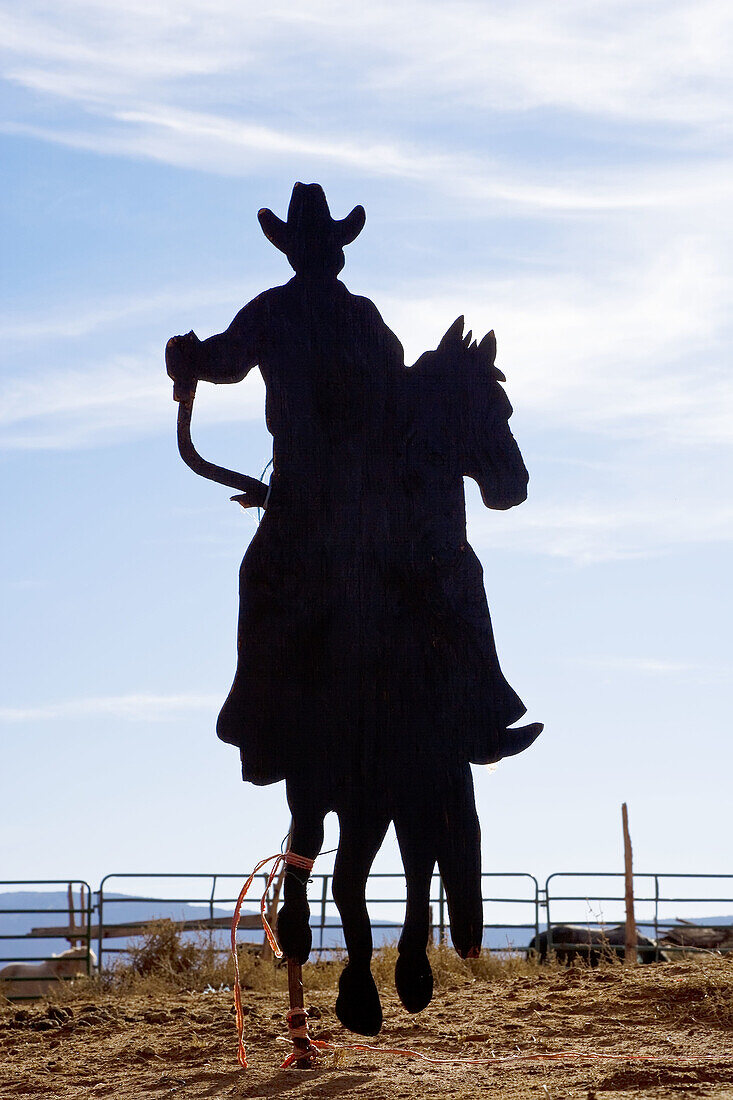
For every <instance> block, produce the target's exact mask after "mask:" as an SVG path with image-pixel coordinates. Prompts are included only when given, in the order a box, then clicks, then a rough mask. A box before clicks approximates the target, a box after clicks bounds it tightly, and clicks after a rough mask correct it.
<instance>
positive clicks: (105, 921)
mask: <svg viewBox="0 0 733 1100" xmlns="http://www.w3.org/2000/svg"><path fill="white" fill-rule="evenodd" d="M242 881H243V876H242V875H240V874H233V873H219V872H199V873H195V874H185V873H184V874H177V873H175V872H164V873H161V874H150V873H135V872H124V873H123V872H118V873H112V874H108V875H105V876H104V878H103V879H102V881H101V883H100V886H99V889H98V890H97V891H96V892H93V891H92V890H91V888H90V886H89V884H88V883H87V882H86V881H84V880H81V879H57V880H38V879H32V880H8V881H4V882H0V951H2V955H0V970H2V968H3V966H4V965H5V964H7V963H14V962H21V961H22V962H27V963H49V962H51V960H52V959H54V958H55V957H57V955H56V956H54V955H53V954H50V953H49V952H50V950H51V949H52V948H53V946H54V945H55V946H58V945H60V946H61V947H62V948H63V945H64V941H65V942H67V943H80V944H81V945H82V949H83V952H84V953H83V956H82V959H81V961H82V964H83V968H84V970H85V971H86V973H87V974H91V973H92V971H93V969H94V965H95V961H96V967H97V969H98V970H99V971H100V972H101V971H102V970H104V969H107V968H109V966H110V965H113V964H114V960H115V958H117V957H119V956H120V955H123V954H125V953H127V952H129V950H130V946H131V944H132V943H133V942H135V940H136V938H138V937H140V936H141V935H143V934H144V933H145V932H146V931H147V930H148V929H149V926H150V923H151V921H152V920H154V919H156V917H157V918H162V919H168V920H172V921H174V924H175V927H176V930H177V931H178V932H180V933H181V934H182V935H183V936H188V935H199V936H200V935H201V934H202V933H205V934H207V935H208V942H209V944H210V945H212V946H213V948H214V949H215V950H221V951H225V950H228V936H229V933H228V929H229V925H230V922H231V916H232V912H233V909H234V905H235V903H236V900H237V895H238V893H239V889H240V886H241V884H242ZM332 881H333V875H332V874H331V873H325V874H315V875H313V876H312V877H311V883H310V888H309V896H310V902H311V911H312V919H311V926H312V929H313V946H314V951H316V952H317V953H323V954H327V953H328V952H333V951H338V950H341V949H343V935H342V933H343V929H342V925H341V919H340V917H339V915H338V910H337V909H336V907H335V904H334V902H333V897H332V892H331V887H332ZM266 882H267V873H266V872H263V873H262V874H261V875H258V876H257V879H256V880H255V882H254V884H253V886H252V890H251V898H252V905H251V909H252V910H256V911H255V912H252V911H250V912H245V913H243V915H242V921H241V925H240V928H241V938H242V939H246V938H247V937H248V934H249V936H251V937H252V940H253V942H254V943H256V944H258V945H259V944H260V943H261V942H262V927H261V923H260V918H259V910H258V903H259V898H260V896H261V894H262V893H263V891H264V889H265V885H266ZM481 882H482V895H483V903H484V946H487V947H489V948H491V950H493V951H495V952H501V953H507V952H521V953H524V954H527V953H528V952H529V951H530V950H531V947H532V941H533V940H534V938H535V937H538V936H539V935H540V932H541V931H543V930H544V928H545V927H546V929H547V941H548V942H547V947H548V951H551V950H557V949H562V948H563V947H568V946H573V947H575V948H576V949H577V946H578V945H577V944H573V945H568V944H564V943H563V942H561V941H559V940H558V938H557V935H554V934H553V930H554V929H557V928H559V927H560V926H561V925H566V924H574V925H580V926H582V927H583V928H587V929H598V930H603V929H608V928H609V927H610V926H611V925H614V924H622V923H623V921H624V916H625V914H624V876H623V873H622V872H600V871H590V872H579V871H563V872H554V873H553V874H551V875H549V877H548V878H547V879H546V881H545V885H544V888H541V887H540V885H539V882H538V880H537V879H536V878H535V876H534V875H531V874H527V873H524V872H505V873H502V872H484V873H483V874H482V876H481ZM22 887H26V888H27V889H26V890H25V891H19V890H18V888H22ZM54 888H56V889H55V890H54ZM8 891H10V892H8ZM122 891H124V892H122ZM41 892H43V893H42V900H41V899H39V901H38V903H37V904H35V903H34V899H33V894H35V893H41ZM49 892H50V894H51V901H52V902H53V904H52V905H50V906H49ZM634 893H635V905H636V919H637V924H638V926H639V929H640V931H642V932H644V933H645V934H648V935H649V936H651V937H653V939H654V941H658V940H660V938H662V937H663V936H664V935H665V934H666V933H668V932H669V931H670V929H675V931H676V932H679V930H680V929H681V928H682V930H683V931H684V929H685V928H686V927H688V926H689V928H690V929H692V930H693V932H694V929H695V928H698V929H699V928H701V927H702V928H703V930H704V929H705V928H707V929H710V930H713V929H718V930H719V931H720V932H721V933H723V934H725V935H727V938H725V935H724V936H723V938H724V939H725V944H726V945H725V946H723V947H720V948H716V950H721V951H724V952H728V951H731V950H733V923H731V922H730V920H726V921H724V922H723V923H719V922H716V919H715V918H716V917H717V918H720V917H722V916H723V913H721V912H718V913H716V914H714V915H711V916H710V918H709V920H710V923H709V924H706V923H704V921H705V917H706V916H707V913H710V910H711V907H712V908H715V907H718V909H719V910H720V909H722V907H726V912H727V913H733V874H720V875H714V874H691V873H690V874H688V873H684V874H673V873H663V874H660V873H650V874H643V873H636V874H634ZM14 895H17V896H16V900H15V902H14V903H13V897H14ZM56 895H58V897H56ZM18 898H21V900H22V904H21V903H20V902H19V901H18ZM405 900H406V884H405V876H404V874H401V873H392V874H389V873H380V874H374V875H371V876H370V877H369V880H368V883H367V907H368V910H369V914H370V917H371V920H372V929H373V934H374V939H375V944H376V945H377V946H379V945H380V944H384V943H390V942H394V940H395V939H396V938H397V935H398V932H399V930H400V929H401V927H402V923H403V920H404V908H405ZM56 902H57V904H56ZM4 903H5V904H4ZM430 906H431V925H432V938H433V942H434V943H445V942H446V941H447V939H448V931H449V920H448V906H447V899H446V894H445V888H444V886H443V883H442V880H441V879H440V876H439V875H437V874H436V875H435V876H434V877H433V880H432V885H431V892H430ZM691 906H693V907H694V909H691V908H690V907H691ZM701 907H702V908H704V909H705V910H706V911H707V913H703V912H700V909H701ZM683 913H687V914H689V915H690V916H693V917H694V918H695V920H694V921H692V922H689V925H685V918H684V916H683V915H681V914H683ZM32 917H35V918H38V920H37V921H36V922H35V923H34V922H33V921H32V920H30V919H29V918H32ZM63 918H65V922H63V923H62V921H63ZM77 918H78V919H77ZM13 921H15V924H13ZM701 922H703V923H701ZM28 924H31V925H32V927H30V928H29V927H28ZM693 932H690V936H691V937H692V935H693ZM36 944H38V945H39V950H36ZM93 946H95V947H96V951H97V959H96V960H95V959H94V953H93V950H92V948H93ZM21 947H22V950H21ZM13 948H15V950H13ZM44 949H45V950H44ZM663 949H664V952H665V953H671V952H682V953H686V952H690V951H694V950H695V948H694V946H689V945H687V946H682V945H670V944H667V943H665V944H663ZM656 957H658V953H657V956H656ZM13 980H15V979H13ZM19 980H21V981H22V980H27V981H32V980H35V979H34V977H33V976H32V975H30V976H28V977H27V978H21V979H19ZM1 982H2V975H1V974H0V983H1ZM0 990H1V985H0Z"/></svg>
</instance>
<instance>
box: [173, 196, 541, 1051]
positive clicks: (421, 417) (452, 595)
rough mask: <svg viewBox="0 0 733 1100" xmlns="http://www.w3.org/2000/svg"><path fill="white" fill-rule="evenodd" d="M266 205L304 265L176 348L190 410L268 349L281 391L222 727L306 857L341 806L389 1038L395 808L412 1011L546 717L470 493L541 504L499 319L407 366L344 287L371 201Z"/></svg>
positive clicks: (273, 389)
mask: <svg viewBox="0 0 733 1100" xmlns="http://www.w3.org/2000/svg"><path fill="white" fill-rule="evenodd" d="M259 221H260V225H261V227H262V229H263V231H264V233H265V235H266V236H267V238H268V240H270V241H271V242H272V244H274V245H275V247H276V248H278V249H280V251H282V252H284V253H285V255H286V256H287V259H288V261H289V263H290V265H291V266H292V268H293V269H294V271H295V275H294V277H293V278H292V279H291V280H290V281H289V282H288V283H286V284H285V285H284V286H279V287H275V288H273V289H271V290H267V291H265V292H264V293H263V294H260V295H259V296H258V297H257V298H255V299H254V300H253V301H251V302H249V303H248V304H247V305H246V306H245V307H244V308H243V309H242V310H241V311H240V312H239V313H238V314H237V316H236V317H235V318H234V320H233V321H232V323H231V325H230V326H229V328H228V329H227V330H226V331H225V332H223V333H220V334H219V335H216V336H212V337H210V338H209V339H207V340H203V341H200V340H199V339H198V338H197V337H196V336H195V334H193V333H189V334H188V335H187V336H177V337H173V338H172V339H171V340H170V341H169V343H168V346H167V348H166V363H167V368H168V373H169V375H170V376H171V377H172V378H173V379H174V382H175V387H176V394H177V396H178V397H179V399H181V400H182V401H183V402H184V403H185V401H186V400H188V401H189V411H190V401H191V400H192V394H193V391H194V389H195V385H196V382H197V381H199V380H204V381H207V382H215V383H222V382H227V383H232V382H238V381H240V380H241V379H243V378H244V377H245V375H246V374H247V373H248V372H249V371H250V370H251V369H252V368H253V367H254V366H259V369H260V371H261V373H262V376H263V378H264V381H265V385H266V390H267V401H266V419H267V426H268V428H269V430H270V432H271V434H272V437H273V473H272V478H271V481H270V485H269V489H267V488H266V487H265V486H264V485H262V484H261V483H260V482H256V481H253V480H252V479H241V477H240V481H238V482H236V484H237V487H241V486H243V485H244V486H245V492H244V493H243V494H242V496H241V497H239V498H238V499H240V501H241V503H243V504H244V505H245V506H251V505H258V506H264V505H266V508H265V512H264V517H263V520H262V522H261V524H260V526H259V527H258V529H257V532H256V534H255V536H254V538H253V539H252V542H251V543H250V545H249V547H248V549H247V552H246V554H245V557H244V561H243V562H242V568H241V573H240V612H239V630H238V655H239V656H238V664H237V671H236V675H235V678H234V683H233V685H232V688H231V691H230V693H229V696H228V698H227V700H226V702H225V704H224V706H223V708H222V711H221V714H220V715H219V720H218V724H217V732H218V736H219V737H220V738H221V739H222V740H224V741H226V742H228V743H230V744H232V745H236V746H237V747H238V748H239V749H240V752H241V760H242V774H243V777H244V779H245V780H248V781H250V782H252V783H257V784H266V783H274V782H277V781H278V780H281V779H285V781H286V791H287V797H288V802H289V805H290V809H291V811H292V815H293V826H292V832H291V849H292V850H293V851H294V852H297V853H299V854H300V855H301V856H304V857H307V858H310V859H313V858H315V857H316V856H317V854H318V852H319V851H320V848H321V845H322V842H323V819H324V817H325V815H326V813H328V812H329V811H331V810H334V811H335V812H336V813H337V814H338V817H339V825H340V842H339V849H338V854H337V858H336V865H335V869H334V879H333V895H334V900H335V901H336V904H337V905H338V907H339V910H340V912H341V916H342V921H343V926H344V935H345V939H346V944H347V949H348V953H349V963H348V965H347V967H346V969H345V970H344V972H343V974H342V976H341V982H340V992H339V998H338V1001H337V1005H336V1010H337V1013H338V1015H339V1017H340V1019H341V1020H342V1022H343V1023H344V1024H345V1025H346V1026H347V1027H350V1028H351V1029H352V1030H354V1031H358V1032H360V1033H362V1034H376V1032H377V1031H378V1030H379V1027H380V1025H381V1019H382V1015H381V1007H380V1004H379V997H378V994H377V991H376V987H375V986H374V982H373V980H372V977H371V973H370V970H369V960H370V957H371V951H372V939H371V929H370V925H369V918H368V914H367V911H366V905H365V902H364V891H365V885H366V879H367V876H368V874H369V870H370V868H371V864H372V861H373V859H374V856H375V854H376V852H377V851H378V849H379V847H380V845H381V843H382V840H383V839H384V835H385V832H386V830H387V828H388V826H389V824H390V822H394V825H395V830H396V833H397V838H398V841H399V844H400V849H401V854H402V858H403V862H404V865H405V872H406V878H407V889H408V897H407V913H406V919H405V926H404V929H403V933H402V936H401V939H400V944H399V961H398V963H397V969H396V974H395V980H396V984H397V989H398V992H399V994H400V997H401V999H402V1001H403V1003H404V1005H405V1007H406V1008H408V1010H410V1011H419V1010H420V1009H421V1008H423V1007H424V1006H425V1005H426V1004H427V1003H428V1002H429V1000H430V997H431V994H432V975H431V973H430V967H429V964H428V961H427V956H426V953H425V950H426V944H427V940H428V934H429V917H428V905H429V892H430V880H431V877H432V874H433V871H434V868H435V864H436V862H437V863H438V866H439V868H440V872H441V875H442V877H443V881H444V884H445V887H446V894H447V898H448V904H449V914H450V918H451V933H452V938H453V942H454V945H455V947H456V949H457V950H458V951H459V953H460V954H461V955H462V956H463V957H467V956H472V955H475V954H477V953H478V951H479V949H480V946H481V941H482V931H483V912H482V903H481V884H480V833H479V825H478V819H477V816H476V810H475V804H474V794H473V783H472V777H471V770H470V763H471V762H473V763H489V762H493V761H496V760H499V759H501V758H502V757H504V756H510V755H514V754H516V753H518V752H521V751H522V750H523V749H525V748H526V747H528V745H530V744H531V743H532V742H533V741H534V739H535V738H536V737H537V735H538V734H539V733H540V731H541V729H542V726H541V725H539V724H536V723H535V724H532V725H528V726H523V727H516V726H514V723H516V722H517V721H518V720H519V719H520V718H521V717H522V715H523V714H524V713H525V708H524V706H523V704H522V702H521V700H520V699H519V697H518V696H517V695H516V693H515V692H514V691H513V689H512V688H511V687H510V686H509V684H508V683H507V681H506V680H505V678H504V676H503V674H502V672H501V669H500V667H499V661H498V658H497V655H496V649H495V645H494V638H493V632H492V628H491V621H490V618H489V611H488V606H487V602H486V596H485V593H484V588H483V578H482V570H481V565H480V563H479V561H478V559H477V558H476V556H475V554H474V553H473V551H472V550H471V548H470V547H469V545H468V543H467V540H466V518H465V501H464V492H463V477H464V476H470V477H473V478H475V480H476V481H477V482H478V484H479V487H480V489H481V493H482V497H483V500H484V503H485V504H486V505H487V506H488V507H491V508H502V509H503V508H508V507H511V506H513V505H515V504H519V503H521V502H522V501H523V500H524V499H525V497H526V486H527V479H528V475H527V471H526V469H525V467H524V464H523V462H522V458H521V455H520V452H519V449H518V448H517V445H516V443H515V441H514V439H513V437H512V434H511V432H510V430H509V427H508V419H509V416H510V415H511V412H512V410H511V406H510V404H509V401H508V399H507V397H506V394H505V391H504V390H503V388H502V386H501V384H500V383H501V381H502V380H503V375H502V374H501V373H500V372H499V371H498V370H497V368H496V367H495V366H494V355H495V350H496V344H495V340H494V336H493V333H489V334H488V336H487V337H485V338H484V339H483V340H482V341H481V342H480V343H478V344H477V343H476V342H472V339H471V333H468V334H467V335H464V333H463V327H464V326H463V319H462V318H459V319H458V321H456V322H455V323H454V324H453V325H452V326H451V327H450V328H449V330H448V332H447V333H446V335H445V337H444V338H443V340H442V341H441V343H440V345H439V346H438V348H437V349H436V350H435V351H432V352H427V353H425V355H423V356H421V357H420V359H419V360H418V361H417V363H416V364H415V365H414V366H413V367H411V368H406V367H405V363H404V353H403V349H402V345H401V344H400V341H399V340H398V339H397V337H396V336H395V335H394V333H393V332H391V331H390V329H389V328H388V327H387V325H386V324H385V323H384V321H383V320H382V318H381V316H380V314H379V312H378V311H377V309H376V307H375V306H374V305H373V303H372V302H370V301H369V300H368V299H366V298H362V297H358V296H356V295H353V294H351V293H350V292H349V291H348V290H347V289H346V287H345V286H344V285H343V283H342V282H340V281H339V279H338V274H339V272H340V271H341V269H342V267H343V264H344V253H343V249H344V246H345V245H347V244H350V243H351V242H352V241H353V240H354V239H355V238H356V236H357V235H358V234H359V232H360V231H361V229H362V228H363V226H364V223H365V214H364V210H363V208H362V207H361V206H357V207H355V208H354V209H353V210H352V211H351V213H350V214H348V215H347V217H345V218H343V219H341V220H336V219H334V218H332V217H331V215H330V212H329V209H328V205H327V202H326V198H325V195H324V193H323V191H322V189H321V188H320V186H318V185H317V184H309V185H305V184H301V183H297V184H296V185H295V187H294V188H293V194H292V198H291V201H290V207H289V210H288V217H287V221H286V222H283V221H282V220H281V219H280V218H278V217H276V215H275V214H273V213H272V211H270V210H261V211H260V212H259ZM202 472H203V471H202ZM220 472H221V471H220ZM207 476H212V475H211V474H208V475H207ZM219 480H224V479H223V478H219ZM228 483H230V484H234V482H231V481H230V482H228ZM307 877H308V872H307V871H306V870H302V869H298V868H291V869H290V873H289V874H288V876H286V880H285V903H284V906H283V908H282V910H281V912H280V915H279V918H278V930H279V936H280V941H281V944H282V947H283V949H284V951H285V954H286V955H287V956H288V957H290V958H297V959H300V960H301V961H305V959H306V958H307V956H308V953H309V950H310V929H309V927H308V904H307V899H306V892H305V883H306V881H307Z"/></svg>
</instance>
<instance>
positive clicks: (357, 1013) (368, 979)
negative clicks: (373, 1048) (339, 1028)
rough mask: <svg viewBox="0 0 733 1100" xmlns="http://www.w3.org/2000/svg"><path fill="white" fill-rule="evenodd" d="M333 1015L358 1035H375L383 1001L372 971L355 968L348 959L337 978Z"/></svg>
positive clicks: (380, 1020) (379, 1023)
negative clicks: (337, 992) (336, 995)
mask: <svg viewBox="0 0 733 1100" xmlns="http://www.w3.org/2000/svg"><path fill="white" fill-rule="evenodd" d="M336 1015H337V1016H338V1018H339V1020H340V1021H341V1023H342V1024H343V1025H344V1027H347V1028H348V1029H349V1031H355V1032H356V1034H357V1035H377V1034H378V1033H379V1029H380V1028H381V1026H382V1005H381V1003H380V1000H379V993H378V992H377V987H376V985H375V984H374V978H373V977H372V973H371V971H370V970H369V968H368V967H367V968H366V969H356V970H355V969H354V967H353V966H352V965H351V963H349V964H348V965H347V966H346V967H345V968H344V970H343V971H342V972H341V977H340V978H339V995H338V997H337V998H336Z"/></svg>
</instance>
